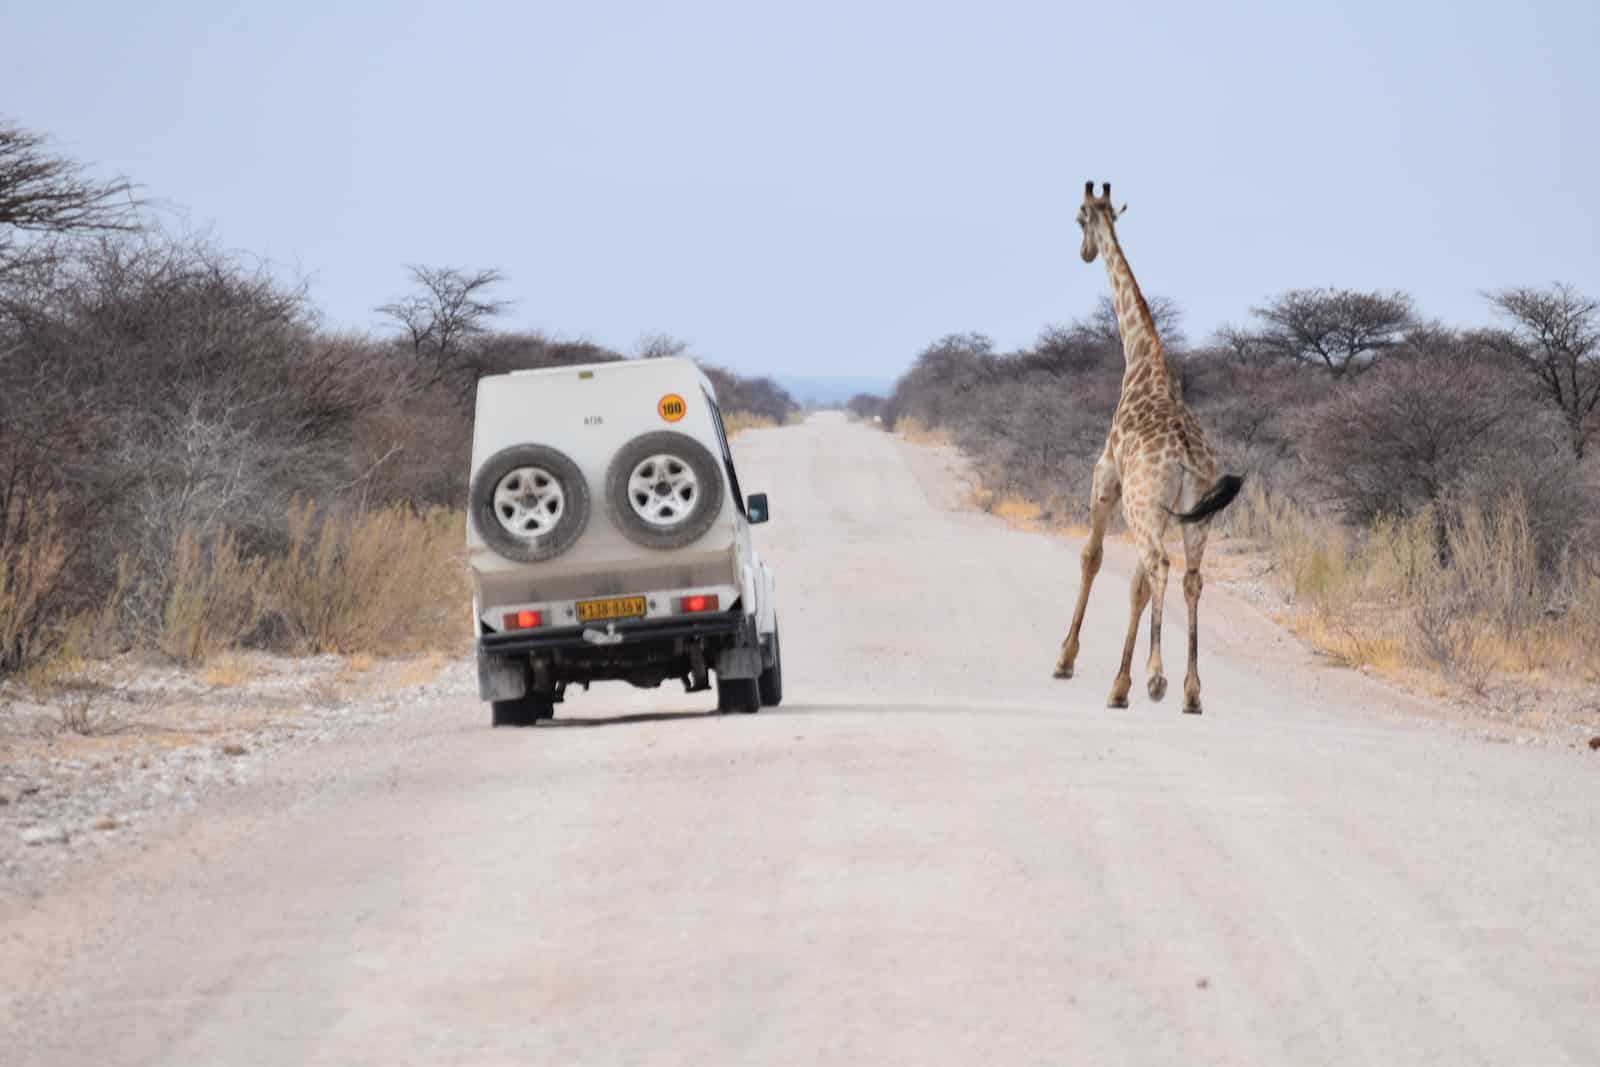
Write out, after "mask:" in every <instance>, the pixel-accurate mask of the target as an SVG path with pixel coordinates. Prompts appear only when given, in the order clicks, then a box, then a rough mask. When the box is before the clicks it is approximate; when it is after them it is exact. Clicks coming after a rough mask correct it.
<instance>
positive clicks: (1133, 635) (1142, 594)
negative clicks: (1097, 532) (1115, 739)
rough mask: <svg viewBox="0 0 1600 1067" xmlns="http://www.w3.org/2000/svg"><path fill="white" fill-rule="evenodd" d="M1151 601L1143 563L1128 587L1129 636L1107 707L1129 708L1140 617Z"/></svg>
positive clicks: (1124, 645)
mask: <svg viewBox="0 0 1600 1067" xmlns="http://www.w3.org/2000/svg"><path fill="white" fill-rule="evenodd" d="M1148 599H1150V579H1149V576H1148V575H1146V574H1145V570H1144V564H1143V563H1142V562H1141V563H1140V564H1139V565H1138V566H1137V567H1135V568H1134V571H1133V579H1132V581H1131V583H1130V584H1129V587H1128V636H1127V638H1126V639H1125V640H1124V641H1123V642H1122V665H1121V666H1120V667H1118V668H1117V677H1116V680H1115V681H1113V682H1112V683H1111V695H1110V696H1109V697H1107V698H1106V707H1108V708H1125V707H1127V706H1128V690H1129V689H1132V688H1133V644H1134V642H1135V641H1136V640H1137V639H1138V637H1139V617H1140V616H1141V615H1143V614H1144V605H1145V601H1146V600H1148Z"/></svg>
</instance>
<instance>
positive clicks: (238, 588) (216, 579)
mask: <svg viewBox="0 0 1600 1067" xmlns="http://www.w3.org/2000/svg"><path fill="white" fill-rule="evenodd" d="M264 574H265V568H264V566H263V564H262V561H261V560H259V559H246V558H245V557H244V556H243V555H242V554H241V552H240V551H239V545H238V542H236V541H235V540H234V538H233V536H232V535H231V534H218V535H217V536H215V537H213V538H212V539H211V541H210V543H209V545H207V544H206V543H205V542H204V541H202V539H201V538H200V536H199V535H198V534H197V533H195V531H194V530H193V529H187V530H185V531H184V532H183V533H182V534H181V535H180V536H179V538H178V547H177V550H176V552H175V553H174V555H173V561H172V586H171V590H170V592H169V593H168V594H167V600H166V604H165V606H164V609H163V611H162V626H161V635H160V638H159V644H160V647H161V650H162V651H163V652H165V653H167V655H169V656H172V657H173V658H174V659H177V660H180V661H182V662H184V663H198V662H200V661H202V660H205V659H207V658H209V657H210V656H212V655H213V654H215V653H218V652H223V651H226V650H227V649H231V648H236V647H238V645H239V644H240V642H241V641H243V640H244V638H245V637H246V636H247V635H248V634H249V633H250V632H251V631H252V630H254V629H255V628H256V627H257V625H258V624H259V621H260V619H261V609H262V606H263V603H264V583H263V577H264Z"/></svg>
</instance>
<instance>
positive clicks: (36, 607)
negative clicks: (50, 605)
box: [0, 495, 68, 669]
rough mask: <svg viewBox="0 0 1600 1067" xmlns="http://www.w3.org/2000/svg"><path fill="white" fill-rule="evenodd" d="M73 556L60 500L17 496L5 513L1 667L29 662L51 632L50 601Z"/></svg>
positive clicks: (0, 540)
mask: <svg viewBox="0 0 1600 1067" xmlns="http://www.w3.org/2000/svg"><path fill="white" fill-rule="evenodd" d="M67 558H68V552H67V545H66V536H65V530H64V529H63V528H62V522H61V516H60V511H59V509H58V507H57V506H56V501H55V499H54V498H53V497H51V498H47V499H45V500H44V501H43V502H39V501H36V500H33V499H31V498H28V497H24V496H21V495H18V496H15V497H13V498H12V499H11V501H10V503H9V504H8V506H7V507H6V509H5V511H4V512H3V513H0V669H3V668H6V667H15V666H18V665H20V664H22V663H24V662H26V661H27V660H28V659H29V658H30V657H31V656H32V655H33V654H34V653H35V650H36V647H37V646H38V645H39V644H40V643H41V641H42V639H43V638H44V637H45V633H44V621H45V613H44V606H45V601H46V598H47V597H48V596H49V594H50V592H51V591H52V590H53V589H54V588H55V586H56V582H57V580H58V579H59V578H60V576H61V571H62V568H63V567H65V566H66V563H67Z"/></svg>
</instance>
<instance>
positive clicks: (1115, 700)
mask: <svg viewBox="0 0 1600 1067" xmlns="http://www.w3.org/2000/svg"><path fill="white" fill-rule="evenodd" d="M1127 706H1128V698H1127V697H1115V696H1114V697H1112V698H1111V699H1110V700H1108V701H1106V707H1108V708H1125V707H1127Z"/></svg>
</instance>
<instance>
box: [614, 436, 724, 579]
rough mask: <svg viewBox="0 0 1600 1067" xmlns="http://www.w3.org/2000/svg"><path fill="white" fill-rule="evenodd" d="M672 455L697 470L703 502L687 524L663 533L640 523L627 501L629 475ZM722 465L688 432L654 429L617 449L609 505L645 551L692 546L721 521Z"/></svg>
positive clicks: (620, 527)
mask: <svg viewBox="0 0 1600 1067" xmlns="http://www.w3.org/2000/svg"><path fill="white" fill-rule="evenodd" d="M658 453H670V454H672V455H675V456H680V457H682V459H683V460H684V462H685V463H687V464H689V466H690V467H692V468H693V469H694V472H695V477H696V478H698V479H699V481H700V486H701V490H700V499H699V500H698V501H697V502H696V503H695V506H694V508H693V509H691V510H690V512H689V514H688V515H687V516H685V517H684V519H683V521H682V522H680V523H678V524H677V525H675V526H671V527H669V528H667V529H664V530H663V529H658V528H657V527H654V526H651V525H649V524H648V523H646V522H645V521H644V520H643V519H641V518H640V517H639V516H638V515H637V514H636V513H635V512H634V510H633V506H632V505H631V504H630V503H629V502H628V476H629V475H631V474H632V473H633V468H634V467H636V466H638V465H639V462H640V461H641V460H643V459H645V458H646V457H647V456H652V455H656V454H658ZM722 481H723V478H722V463H721V461H720V460H718V459H717V457H716V456H714V455H712V454H711V450H710V449H708V448H706V446H705V445H703V444H701V443H700V442H699V441H696V440H695V439H694V438H693V437H690V436H689V435H688V434H686V433H680V432H678V431H677V430H655V431H652V432H650V433H643V434H640V435H639V436H638V437H635V438H634V439H633V440H631V441H629V442H628V443H627V444H625V445H623V446H622V447H621V448H620V449H618V450H617V454H616V455H615V456H613V457H612V459H611V465H610V466H609V467H607V468H606V503H607V505H608V506H609V508H610V511H611V521H612V523H613V524H614V525H615V526H616V527H617V529H618V530H620V531H622V535H623V536H624V537H626V538H627V539H628V540H630V541H632V542H633V543H634V544H636V545H640V546H642V547H644V548H656V549H671V548H683V547H684V546H686V545H690V544H693V543H694V542H695V541H698V540H699V539H700V537H701V536H702V535H703V534H704V533H705V532H706V531H707V530H709V529H711V525H712V523H714V522H716V521H717V516H718V515H719V514H721V512H722V496H723V492H724V490H723V484H722Z"/></svg>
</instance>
